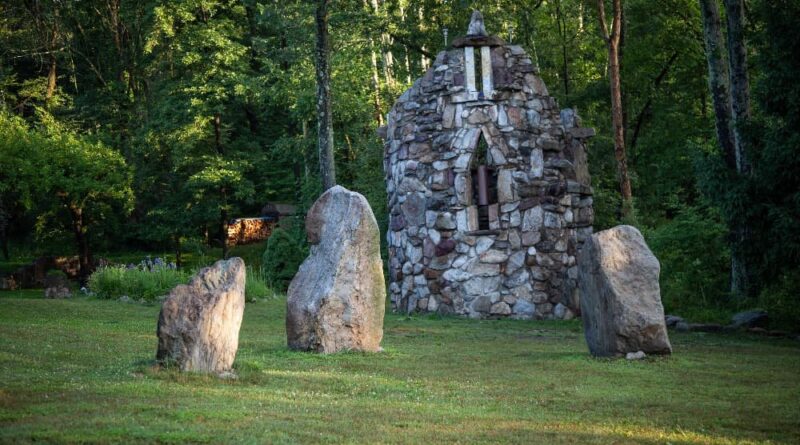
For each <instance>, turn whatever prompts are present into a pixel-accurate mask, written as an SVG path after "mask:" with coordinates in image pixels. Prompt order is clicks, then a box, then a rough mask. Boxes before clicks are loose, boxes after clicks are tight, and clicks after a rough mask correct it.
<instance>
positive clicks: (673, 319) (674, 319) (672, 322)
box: [664, 315, 686, 328]
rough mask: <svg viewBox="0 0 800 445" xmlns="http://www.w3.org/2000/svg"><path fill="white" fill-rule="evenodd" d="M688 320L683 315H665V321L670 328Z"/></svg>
mask: <svg viewBox="0 0 800 445" xmlns="http://www.w3.org/2000/svg"><path fill="white" fill-rule="evenodd" d="M682 321H686V320H684V319H683V317H679V316H677V315H665V316H664V323H665V324H666V325H667V327H668V328H674V327H675V326H676V325H677V324H678V323H680V322H682Z"/></svg>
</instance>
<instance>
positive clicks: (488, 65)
mask: <svg viewBox="0 0 800 445" xmlns="http://www.w3.org/2000/svg"><path fill="white" fill-rule="evenodd" d="M481 79H482V80H483V85H482V86H483V95H484V97H486V98H487V99H489V98H491V97H492V92H494V83H493V79H492V49H491V48H489V47H488V46H482V47H481Z"/></svg>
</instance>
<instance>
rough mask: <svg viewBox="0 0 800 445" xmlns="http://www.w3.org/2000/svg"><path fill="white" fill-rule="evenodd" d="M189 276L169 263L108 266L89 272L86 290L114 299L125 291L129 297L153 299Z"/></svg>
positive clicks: (103, 297)
mask: <svg viewBox="0 0 800 445" xmlns="http://www.w3.org/2000/svg"><path fill="white" fill-rule="evenodd" d="M188 279H189V274H188V273H186V272H184V271H181V270H177V269H171V268H168V267H156V268H152V269H142V268H139V267H134V268H127V267H125V266H109V267H103V268H100V269H98V270H97V271H95V272H94V273H93V274H92V276H91V277H90V278H89V290H91V291H92V292H94V294H95V295H97V297H98V298H102V299H117V298H120V297H122V296H124V295H127V296H128V298H130V299H132V300H139V299H144V300H145V301H155V300H156V299H157V298H158V297H160V296H163V295H167V294H169V291H170V290H172V288H173V287H175V286H177V285H179V284H186V282H187V281H188Z"/></svg>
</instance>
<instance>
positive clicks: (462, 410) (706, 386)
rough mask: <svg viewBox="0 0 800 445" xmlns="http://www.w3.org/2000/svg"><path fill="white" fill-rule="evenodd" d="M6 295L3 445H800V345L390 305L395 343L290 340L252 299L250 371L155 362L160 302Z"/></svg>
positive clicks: (246, 346)
mask: <svg viewBox="0 0 800 445" xmlns="http://www.w3.org/2000/svg"><path fill="white" fill-rule="evenodd" d="M40 292H41V291H38V292H25V293H20V292H5V293H0V442H40V441H41V442H56V443H64V442H82V443H83V442H100V443H106V442H148V443H149V442H160V443H186V442H213V443H234V442H243V443H311V442H314V443H316V442H328V443H331V442H336V443H340V442H349V443H376V442H383V443H424V444H431V443H443V442H448V443H454V442H460V443H498V442H507V443H520V444H523V443H524V444H529V443H543V444H559V443H580V444H584V443H602V444H610V443H614V444H623V443H650V444H663V443H673V444H679V443H681V444H733V443H776V444H777V443H785V444H798V443H800V342H797V341H794V340H770V339H762V338H757V337H750V336H739V335H717V334H701V333H687V334H679V333H674V332H672V333H671V339H672V342H673V345H674V348H675V354H674V356H672V357H670V358H666V359H662V358H653V359H647V360H645V361H641V362H628V361H625V360H613V361H612V360H597V359H593V358H591V357H590V356H589V355H588V353H587V349H586V346H585V344H584V341H583V338H582V333H581V329H580V325H579V324H578V323H577V322H522V321H472V320H463V319H433V318H407V317H401V316H397V315H388V316H387V319H386V322H385V336H384V347H385V349H386V352H383V353H379V354H369V355H368V354H357V353H346V354H339V355H331V356H320V355H315V354H310V353H299V352H290V351H288V350H287V349H286V346H285V331H284V312H285V307H284V306H285V300H283V299H275V300H269V301H259V302H256V303H248V305H247V308H246V309H245V319H244V324H243V326H242V331H241V338H240V345H239V353H238V356H237V359H236V365H235V366H236V368H237V373H238V375H239V377H238V379H235V380H220V379H218V378H215V377H209V376H203V375H183V374H179V373H177V372H174V371H155V370H154V369H153V368H152V367H151V365H152V359H153V356H154V354H155V349H156V337H155V326H156V319H157V316H158V309H159V308H158V306H155V305H149V306H148V305H140V304H128V303H121V302H117V301H98V300H93V299H86V298H76V299H73V300H66V301H55V300H43V299H41V298H40V297H39V295H40Z"/></svg>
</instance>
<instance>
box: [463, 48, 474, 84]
mask: <svg viewBox="0 0 800 445" xmlns="http://www.w3.org/2000/svg"><path fill="white" fill-rule="evenodd" d="M464 76H465V79H466V82H467V91H469V92H472V91H477V89H476V88H475V48H473V47H471V46H466V47H464Z"/></svg>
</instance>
